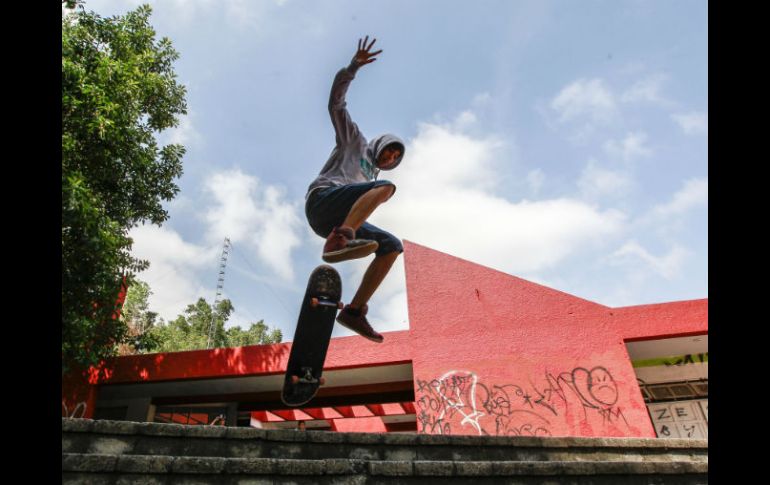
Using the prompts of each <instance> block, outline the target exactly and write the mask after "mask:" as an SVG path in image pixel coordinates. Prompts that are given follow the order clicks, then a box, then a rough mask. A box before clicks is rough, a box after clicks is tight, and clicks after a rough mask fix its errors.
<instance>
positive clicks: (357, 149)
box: [305, 35, 404, 342]
mask: <svg viewBox="0 0 770 485" xmlns="http://www.w3.org/2000/svg"><path fill="white" fill-rule="evenodd" d="M376 40H377V39H373V40H372V42H371V43H370V44H369V45H367V42H368V41H369V36H368V35H367V36H366V38H365V39H363V41H362V40H361V39H359V40H358V50H357V51H356V53H355V55H354V56H353V59H352V60H351V61H350V64H349V65H348V66H347V67H343V68H342V69H340V71H339V72H338V73H337V75H336V76H335V78H334V83H333V84H332V89H331V95H330V97H329V114H330V115H331V119H332V125H333V126H334V131H335V133H336V146H335V147H334V149H333V150H332V152H331V155H330V156H329V160H327V162H326V164H325V165H324V166H323V168H322V169H321V172H320V173H319V174H318V177H317V178H316V179H315V180H314V181H313V182H312V183H311V184H310V186H309V187H308V192H307V195H306V196H305V201H306V202H305V215H306V216H307V220H308V222H309V223H310V227H311V228H312V229H313V231H314V232H315V233H316V234H318V235H319V236H321V237H323V238H326V244H325V245H324V248H323V260H324V261H326V262H328V263H335V262H339V261H345V260H349V259H355V258H363V257H365V256H368V255H370V254H371V253H374V254H375V258H374V260H373V261H372V262H371V264H370V265H369V267H368V268H367V270H366V273H365V274H364V278H363V280H362V281H361V285H360V286H359V288H358V291H357V292H356V294H355V296H354V297H353V299H352V300H351V301H350V304H348V305H346V306H345V307H344V308H343V309H342V311H340V313H339V315H338V316H337V321H338V322H339V323H340V324H342V325H343V326H345V327H347V328H349V329H351V330H353V331H354V332H356V333H358V334H360V335H362V336H364V337H366V338H368V339H369V340H372V341H374V342H382V340H383V337H382V335H380V334H379V333H377V332H376V331H375V330H374V329H373V328H372V326H371V325H369V322H368V320H367V319H366V313H367V311H368V309H369V307H368V305H367V303H368V301H369V299H370V298H371V297H372V295H373V294H374V292H375V290H377V288H378V287H379V286H380V283H382V280H383V279H385V276H386V275H387V274H388V271H390V268H391V266H393V263H394V262H395V261H396V258H398V255H399V254H401V253H402V252H403V251H404V248H403V246H402V245H401V241H400V240H399V239H398V238H396V237H395V236H394V235H392V234H390V233H388V232H386V231H383V230H382V229H380V228H378V227H376V226H373V225H372V224H369V223H368V222H366V219H367V218H368V217H369V216H370V215H371V214H372V213H373V212H374V210H375V209H376V208H377V207H378V206H379V205H380V204H382V203H383V202H385V201H387V200H388V199H390V197H392V196H393V193H394V192H395V191H396V186H395V185H394V184H393V183H392V182H390V181H388V180H377V176H378V175H379V172H380V170H393V169H394V168H396V167H397V166H398V165H399V164H400V163H401V160H402V158H403V157H404V142H403V141H401V139H400V138H398V137H396V136H394V135H391V134H384V135H380V136H378V137H376V138H374V139H372V140H370V141H368V142H367V140H366V138H364V136H363V134H361V132H360V131H359V129H358V126H357V125H356V124H355V123H354V122H353V120H351V118H350V114H349V113H348V111H347V109H346V102H345V93H346V92H347V90H348V86H350V82H351V81H352V80H353V78H354V77H355V75H356V73H357V72H358V70H359V68H361V67H362V66H364V65H366V64H369V63H371V62H374V61H375V60H377V59H376V57H375V56H377V55H378V54H380V53H381V52H382V50H378V51H376V52H371V49H372V46H373V45H374V43H375V42H376Z"/></svg>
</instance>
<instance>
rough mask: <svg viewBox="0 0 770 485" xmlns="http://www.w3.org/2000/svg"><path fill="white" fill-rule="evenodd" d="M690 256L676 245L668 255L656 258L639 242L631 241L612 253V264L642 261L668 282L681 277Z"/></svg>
mask: <svg viewBox="0 0 770 485" xmlns="http://www.w3.org/2000/svg"><path fill="white" fill-rule="evenodd" d="M689 256H690V252H689V251H687V250H686V249H685V248H683V247H682V246H680V245H678V244H677V245H674V246H673V247H672V248H671V250H670V251H669V252H668V254H665V255H663V256H654V255H652V254H651V253H650V252H649V251H647V250H646V249H645V248H643V247H642V246H641V245H640V244H639V243H638V242H636V241H634V240H631V241H628V242H626V243H625V244H624V245H623V246H622V247H621V248H620V249H618V250H617V251H615V252H614V253H612V255H611V256H610V262H611V263H612V264H615V265H624V264H629V263H631V264H633V263H634V260H637V261H638V260H641V261H642V262H643V263H645V264H646V265H647V267H648V268H650V269H651V270H652V271H654V272H655V273H658V274H659V275H661V276H662V277H663V278H665V279H667V280H672V279H674V278H676V277H677V276H679V274H680V273H681V270H682V266H683V264H684V262H685V260H686V259H687V257H689Z"/></svg>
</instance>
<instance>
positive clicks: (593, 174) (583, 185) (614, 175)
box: [578, 160, 633, 200]
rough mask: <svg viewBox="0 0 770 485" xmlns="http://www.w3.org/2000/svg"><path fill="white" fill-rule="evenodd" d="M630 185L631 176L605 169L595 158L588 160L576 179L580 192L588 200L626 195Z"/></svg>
mask: <svg viewBox="0 0 770 485" xmlns="http://www.w3.org/2000/svg"><path fill="white" fill-rule="evenodd" d="M632 185H633V184H632V181H631V178H630V177H629V176H628V175H627V174H625V173H621V172H613V171H611V170H605V169H603V168H601V167H599V166H598V165H597V163H596V161H595V160H590V161H589V162H588V165H586V167H585V168H584V169H583V173H582V174H581V175H580V179H579V180H578V187H579V188H580V191H581V193H582V194H583V196H584V197H586V198H587V199H589V200H597V199H600V198H602V197H606V196H615V197H618V196H623V195H626V194H628V192H629V191H630V189H631V187H632Z"/></svg>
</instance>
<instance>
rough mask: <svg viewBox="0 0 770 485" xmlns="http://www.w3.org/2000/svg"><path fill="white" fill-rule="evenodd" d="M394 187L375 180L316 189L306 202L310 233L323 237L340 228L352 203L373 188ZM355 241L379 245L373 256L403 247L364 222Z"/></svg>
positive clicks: (395, 240)
mask: <svg viewBox="0 0 770 485" xmlns="http://www.w3.org/2000/svg"><path fill="white" fill-rule="evenodd" d="M383 185H393V187H394V188H395V185H394V184H393V182H390V181H388V180H375V181H374V182H363V183H359V184H350V185H341V186H338V187H323V188H321V189H316V190H315V191H313V193H311V194H310V197H308V199H307V202H305V216H306V217H307V221H308V222H309V223H310V227H311V228H312V229H313V232H315V233H316V234H318V235H319V236H321V237H322V238H324V239H325V238H326V237H327V236H328V235H329V233H331V232H332V229H334V228H335V227H337V226H339V225H341V224H342V223H343V222H344V221H345V218H346V217H347V216H348V213H350V208H351V207H353V204H355V203H356V201H357V200H358V199H359V198H360V197H361V196H362V195H364V194H365V193H367V192H368V191H370V190H372V189H373V188H375V187H381V186H383ZM356 239H371V240H374V241H377V242H378V243H379V247H378V248H377V251H375V253H374V254H376V255H377V256H381V255H383V254H388V253H392V252H399V253H401V252H403V251H404V246H403V245H402V244H401V241H400V240H399V239H398V238H397V237H396V236H394V235H393V234H391V233H389V232H387V231H383V230H382V229H380V228H379V227H377V226H374V225H372V224H369V223H368V222H364V223H363V224H362V225H361V227H359V228H358V229H357V230H356Z"/></svg>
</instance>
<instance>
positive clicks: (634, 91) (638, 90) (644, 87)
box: [620, 73, 671, 105]
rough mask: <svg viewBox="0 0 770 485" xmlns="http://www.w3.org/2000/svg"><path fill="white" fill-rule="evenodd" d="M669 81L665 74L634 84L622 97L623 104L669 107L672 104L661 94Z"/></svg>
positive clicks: (652, 76)
mask: <svg viewBox="0 0 770 485" xmlns="http://www.w3.org/2000/svg"><path fill="white" fill-rule="evenodd" d="M667 79H668V76H666V75H665V74H660V73H658V74H653V75H651V76H648V77H646V78H644V79H642V80H640V81H637V82H636V83H634V84H633V85H632V86H631V87H630V88H628V89H627V90H625V91H624V92H623V94H622V95H621V96H620V100H621V102H623V103H638V102H648V103H655V104H661V105H669V104H671V102H670V101H669V100H667V99H666V98H664V97H663V96H662V95H661V94H660V90H661V87H662V86H663V83H664V82H665V81H666V80H667Z"/></svg>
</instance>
